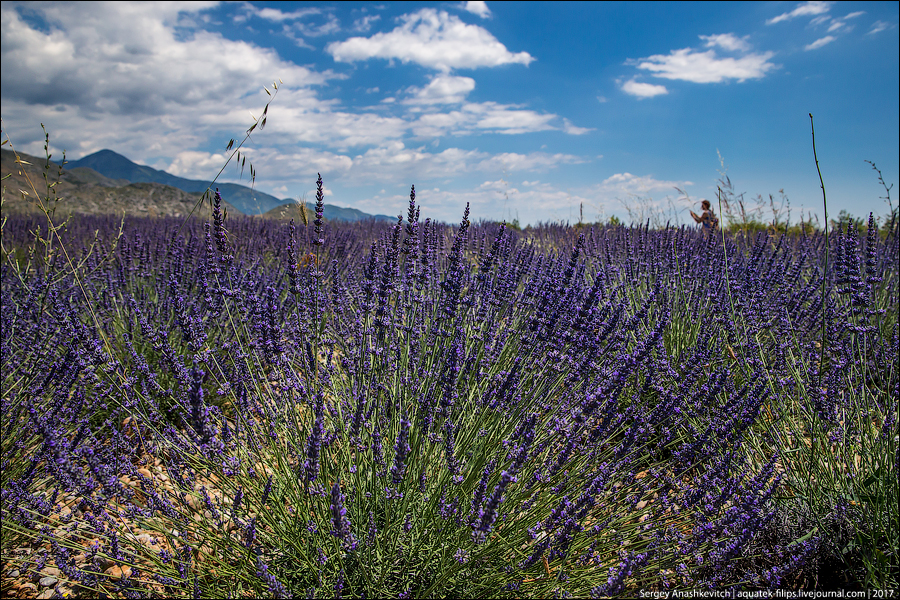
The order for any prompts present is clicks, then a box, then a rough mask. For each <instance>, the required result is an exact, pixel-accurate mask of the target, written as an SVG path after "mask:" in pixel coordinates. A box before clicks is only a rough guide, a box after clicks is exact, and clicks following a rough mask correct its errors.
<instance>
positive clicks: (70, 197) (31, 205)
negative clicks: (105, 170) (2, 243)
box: [0, 149, 239, 217]
mask: <svg viewBox="0 0 900 600" xmlns="http://www.w3.org/2000/svg"><path fill="white" fill-rule="evenodd" d="M19 157H20V158H21V159H22V160H23V161H24V162H26V163H30V164H22V165H18V164H16V161H15V154H14V153H13V152H12V151H10V150H6V149H0V172H2V176H3V178H4V179H3V183H2V187H3V188H4V192H3V212H4V213H6V212H35V211H37V210H38V207H37V206H36V204H35V202H34V201H33V200H32V199H33V198H34V191H35V190H32V189H31V185H29V183H28V178H30V179H31V182H32V183H33V184H34V186H35V188H36V191H37V193H38V194H39V195H42V196H43V195H46V191H47V185H46V183H45V182H44V169H45V166H46V164H47V161H46V159H44V158H39V157H37V156H31V155H28V154H24V153H22V152H19ZM57 169H58V166H57V165H55V164H51V166H50V170H49V172H48V178H49V180H50V182H51V183H52V182H54V181H56V175H57ZM26 174H27V176H28V178H26ZM7 175H9V178H7V177H6V176H7ZM55 189H56V194H57V195H58V197H59V198H60V200H59V203H58V204H57V205H56V210H57V213H58V214H60V215H67V214H73V213H82V214H115V215H122V214H124V215H128V216H145V217H146V216H149V217H158V216H173V217H185V216H187V215H188V214H190V212H191V210H193V208H194V206H195V205H196V204H197V201H198V200H200V197H201V195H200V194H199V193H188V192H185V191H183V190H180V189H178V188H175V187H172V186H168V185H163V184H160V183H131V182H129V181H128V180H127V179H124V178H123V179H111V178H109V177H106V176H104V175H101V174H100V173H97V172H96V171H94V170H93V169H90V168H88V167H84V166H81V167H76V168H74V169H63V171H62V173H61V175H60V178H59V185H58V186H56V188H55ZM23 191H24V192H25V193H26V194H27V196H26V197H25V198H23V197H22V192H23ZM224 205H225V207H226V208H228V211H229V212H232V211H233V212H239V211H237V210H236V209H235V207H234V206H232V205H231V204H230V203H229V202H227V201H226V202H224ZM194 214H196V215H198V216H201V217H202V216H208V214H209V208H208V207H201V208H199V209H198V210H197V212H195V213H194Z"/></svg>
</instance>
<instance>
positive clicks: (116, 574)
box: [103, 565, 131, 579]
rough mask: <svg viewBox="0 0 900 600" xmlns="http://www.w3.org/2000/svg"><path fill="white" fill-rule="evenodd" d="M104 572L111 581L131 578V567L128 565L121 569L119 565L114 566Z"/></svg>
mask: <svg viewBox="0 0 900 600" xmlns="http://www.w3.org/2000/svg"><path fill="white" fill-rule="evenodd" d="M103 572H104V573H106V574H107V575H108V576H109V577H110V579H122V578H127V577H131V567H129V566H128V565H124V566H121V567H120V566H119V565H113V566H111V567H109V568H108V569H106V570H105V571H103Z"/></svg>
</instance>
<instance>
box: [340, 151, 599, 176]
mask: <svg viewBox="0 0 900 600" xmlns="http://www.w3.org/2000/svg"><path fill="white" fill-rule="evenodd" d="M581 162H584V161H583V159H581V158H579V157H578V156H574V155H572V154H564V153H556V154H550V153H546V152H530V153H528V154H520V153H517V152H503V153H499V154H490V153H488V152H482V151H479V150H462V149H460V148H447V149H446V150H443V151H441V152H428V151H426V150H425V147H424V146H423V147H420V148H408V147H407V146H406V145H405V144H404V143H403V142H402V141H394V142H390V143H387V144H384V145H382V146H380V147H377V148H370V149H369V150H367V151H366V152H364V153H363V154H360V155H357V156H355V157H354V158H353V172H352V173H351V175H350V176H351V177H353V178H357V179H358V180H359V181H369V180H376V181H385V182H391V181H396V177H398V176H400V177H403V176H406V177H415V178H417V179H419V180H427V179H440V178H442V177H453V176H455V175H458V174H459V173H463V172H465V173H478V172H485V173H500V172H502V171H504V170H507V171H534V172H540V171H547V170H550V169H554V168H556V167H558V166H559V165H562V164H575V163H581Z"/></svg>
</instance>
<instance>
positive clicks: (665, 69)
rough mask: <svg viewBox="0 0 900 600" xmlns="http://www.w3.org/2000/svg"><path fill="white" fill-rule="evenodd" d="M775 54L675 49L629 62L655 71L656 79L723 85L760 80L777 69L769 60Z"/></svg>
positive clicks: (640, 67) (639, 67)
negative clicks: (728, 54)
mask: <svg viewBox="0 0 900 600" xmlns="http://www.w3.org/2000/svg"><path fill="white" fill-rule="evenodd" d="M773 56H775V53H774V52H764V53H762V54H756V53H750V54H745V55H744V56H741V57H739V58H732V57H719V56H717V55H716V51H715V50H707V51H706V52H698V51H695V50H693V49H691V48H683V49H681V50H672V51H671V52H670V53H669V54H666V55H663V54H655V55H653V56H650V57H648V58H643V59H638V60H636V61H628V63H627V64H636V65H637V68H638V69H644V70H646V71H650V72H652V73H653V74H654V75H655V76H656V77H662V78H665V79H676V80H681V81H692V82H694V83H720V82H722V81H725V80H728V79H736V80H737V81H745V80H747V79H759V78H761V77H764V76H765V75H766V73H767V72H769V71H770V70H772V69H774V68H775V65H774V64H773V63H771V62H769V59H770V58H772V57H773Z"/></svg>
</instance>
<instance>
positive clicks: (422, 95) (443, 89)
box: [404, 73, 475, 104]
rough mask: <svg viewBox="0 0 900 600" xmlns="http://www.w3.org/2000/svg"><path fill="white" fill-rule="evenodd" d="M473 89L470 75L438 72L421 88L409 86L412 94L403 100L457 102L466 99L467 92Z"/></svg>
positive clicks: (435, 102) (473, 84) (411, 101)
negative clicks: (462, 75) (458, 75)
mask: <svg viewBox="0 0 900 600" xmlns="http://www.w3.org/2000/svg"><path fill="white" fill-rule="evenodd" d="M474 89H475V80H474V79H472V78H471V77H457V76H455V75H447V74H443V73H442V74H439V75H436V76H435V77H433V78H432V79H431V81H429V82H428V85H426V86H425V87H422V88H410V89H409V90H408V91H409V92H410V93H411V94H412V96H411V97H410V98H409V99H407V100H405V101H404V102H405V103H407V104H459V103H460V102H462V101H463V100H465V99H466V96H467V95H468V93H469V92H471V91H472V90H474Z"/></svg>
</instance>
